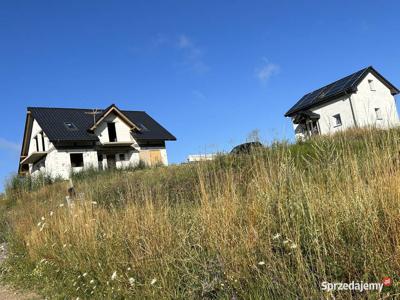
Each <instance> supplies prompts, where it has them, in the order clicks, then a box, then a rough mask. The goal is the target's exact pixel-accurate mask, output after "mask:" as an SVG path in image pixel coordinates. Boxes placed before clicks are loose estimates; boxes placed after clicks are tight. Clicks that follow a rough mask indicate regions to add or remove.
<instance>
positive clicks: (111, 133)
mask: <svg viewBox="0 0 400 300" xmlns="http://www.w3.org/2000/svg"><path fill="white" fill-rule="evenodd" d="M107 128H108V138H109V140H110V142H116V141H117V132H116V130H115V123H107Z"/></svg>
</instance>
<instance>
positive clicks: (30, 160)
mask: <svg viewBox="0 0 400 300" xmlns="http://www.w3.org/2000/svg"><path fill="white" fill-rule="evenodd" d="M46 155H47V151H44V152H43V151H41V152H33V153H31V154H30V155H28V156H27V157H25V158H23V159H22V160H21V162H20V163H19V164H20V165H25V164H34V163H35V162H37V161H39V160H40V159H42V158H43V157H45V156H46Z"/></svg>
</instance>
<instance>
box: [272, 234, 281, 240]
mask: <svg viewBox="0 0 400 300" xmlns="http://www.w3.org/2000/svg"><path fill="white" fill-rule="evenodd" d="M280 237H281V234H280V233H277V234H275V235H274V236H273V237H272V239H273V240H276V239H279V238H280Z"/></svg>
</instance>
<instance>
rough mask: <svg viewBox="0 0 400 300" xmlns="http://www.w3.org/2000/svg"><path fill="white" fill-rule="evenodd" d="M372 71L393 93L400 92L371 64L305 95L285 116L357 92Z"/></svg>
mask: <svg viewBox="0 0 400 300" xmlns="http://www.w3.org/2000/svg"><path fill="white" fill-rule="evenodd" d="M370 72H371V73H372V74H373V75H374V76H375V77H377V78H378V79H379V80H380V81H381V82H382V83H383V84H385V85H386V86H387V87H388V89H390V92H391V93H392V95H396V94H398V93H399V90H398V89H397V88H396V87H395V86H394V85H393V84H391V83H390V82H389V81H388V80H386V79H385V78H384V77H383V76H382V75H381V74H379V73H378V71H376V70H375V69H374V68H373V67H372V66H369V67H367V68H364V69H362V70H360V71H357V72H355V73H353V74H351V75H349V76H346V77H344V78H342V79H339V80H337V81H335V82H332V83H330V84H328V85H326V86H324V87H322V88H320V89H318V90H315V91H313V92H311V93H308V94H306V95H304V96H303V97H302V98H301V99H300V100H299V101H298V102H297V103H296V104H295V105H294V106H293V107H292V108H291V109H289V110H288V111H287V112H286V114H285V117H292V116H294V115H295V114H296V113H297V112H299V111H302V110H307V109H310V108H312V107H315V106H318V105H321V104H323V103H326V102H329V101H332V100H334V99H336V98H338V97H341V96H343V95H346V94H352V93H355V92H356V91H357V86H358V84H359V83H360V82H361V81H362V80H363V79H364V78H365V76H367V74H368V73H370Z"/></svg>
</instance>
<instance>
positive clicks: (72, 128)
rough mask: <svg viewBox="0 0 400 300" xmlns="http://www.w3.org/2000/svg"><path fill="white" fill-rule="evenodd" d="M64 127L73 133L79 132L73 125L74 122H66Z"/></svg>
mask: <svg viewBox="0 0 400 300" xmlns="http://www.w3.org/2000/svg"><path fill="white" fill-rule="evenodd" d="M64 126H65V127H66V128H67V129H68V130H71V131H75V130H78V127H76V126H75V124H74V123H72V122H64Z"/></svg>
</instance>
